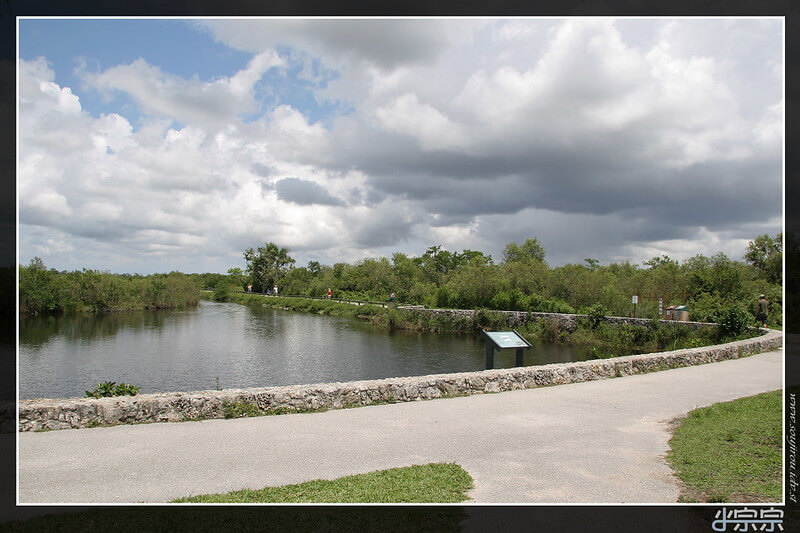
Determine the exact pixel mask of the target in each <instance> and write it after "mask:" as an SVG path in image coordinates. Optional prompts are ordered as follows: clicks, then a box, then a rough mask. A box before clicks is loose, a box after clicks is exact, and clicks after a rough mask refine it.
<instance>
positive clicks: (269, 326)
mask: <svg viewBox="0 0 800 533" xmlns="http://www.w3.org/2000/svg"><path fill="white" fill-rule="evenodd" d="M485 353H486V352H485V341H484V340H483V338H481V337H480V336H471V335H452V334H436V335H434V334H425V333H416V332H407V331H385V330H381V329H377V328H373V327H371V326H370V325H369V324H367V323H365V322H362V321H359V320H355V319H349V318H342V317H331V316H321V315H314V314H307V313H298V312H292V311H283V310H277V309H269V308H264V307H258V306H245V305H239V304H233V303H216V302H208V301H202V302H201V303H200V305H199V306H198V307H194V308H189V309H177V310H166V311H137V312H115V313H105V314H98V315H78V316H75V315H71V316H60V317H34V318H24V317H20V341H19V367H18V368H19V397H20V398H68V397H80V396H84V395H85V393H84V391H85V390H86V389H90V390H91V389H94V387H95V386H96V384H97V383H99V382H101V381H116V382H117V383H119V382H125V383H129V384H133V385H137V386H139V387H140V389H139V391H140V393H152V392H173V391H196V390H208V389H216V388H223V389H224V388H245V387H270V386H279V385H296V384H308V383H328V382H335V381H355V380H364V379H380V378H389V377H400V376H414V375H424V374H440V373H447V372H471V371H477V370H483V369H484V366H485ZM587 358H588V356H587V355H586V354H581V353H580V352H578V351H577V350H576V349H575V348H574V347H571V346H564V345H557V344H543V343H540V344H536V345H534V347H533V348H531V349H528V350H526V351H525V364H526V365H541V364H546V363H554V362H567V361H577V360H583V359H587ZM514 359H515V354H514V350H501V351H499V352H495V368H510V367H513V366H514Z"/></svg>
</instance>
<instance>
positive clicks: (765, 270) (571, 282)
mask: <svg viewBox="0 0 800 533" xmlns="http://www.w3.org/2000/svg"><path fill="white" fill-rule="evenodd" d="M290 252H291V250H289V249H288V248H285V247H281V246H279V245H277V244H275V243H273V242H267V243H265V244H264V246H259V247H257V248H255V249H254V248H248V249H247V250H246V251H245V252H244V253H243V257H244V259H245V268H244V269H242V268H232V269H230V270H228V275H227V276H224V275H222V274H217V275H216V276H217V277H216V278H215V279H213V280H212V279H211V278H210V277H208V278H206V281H207V282H209V283H212V282H213V285H211V286H213V287H221V286H225V284H226V281H227V286H225V287H224V289H223V290H228V289H230V288H234V289H237V290H244V289H245V288H246V287H248V286H250V287H251V290H252V291H254V292H266V291H268V290H270V289H271V288H272V287H273V286H276V285H277V286H279V287H280V293H281V294H292V295H301V296H316V297H321V296H324V295H325V294H327V291H328V289H331V291H332V292H333V296H334V297H339V298H348V299H360V300H373V301H386V300H387V299H388V295H389V294H390V293H395V294H396V299H397V301H399V302H402V303H407V304H415V305H425V306H428V307H440V308H442V307H443V308H460V309H481V308H485V309H496V310H511V311H531V312H556V313H576V312H577V313H582V314H586V313H588V312H593V313H597V312H601V313H603V314H606V315H615V316H632V315H633V314H634V312H635V313H636V316H640V317H647V318H656V317H657V316H658V314H659V300H660V302H661V306H662V308H666V307H667V306H671V305H686V306H687V307H688V308H689V313H690V320H695V321H717V320H718V319H719V317H720V316H723V315H724V314H726V313H730V311H731V309H735V310H738V311H740V312H741V313H745V314H748V315H755V302H756V300H757V298H758V296H759V295H760V294H765V295H766V297H767V299H768V300H769V301H770V304H771V305H770V312H769V320H768V324H769V325H770V326H773V327H780V326H781V325H782V304H783V301H782V282H783V270H782V265H783V260H782V256H783V235H782V234H780V233H779V234H777V235H775V236H769V235H766V234H765V235H760V236H758V237H756V238H755V239H753V240H752V241H750V243H749V244H748V247H747V251H746V253H745V255H744V258H743V260H742V261H739V260H733V259H731V258H729V257H728V256H727V255H726V254H724V253H723V252H718V253H716V254H713V255H711V256H710V257H709V256H705V255H702V254H699V255H696V256H694V257H691V258H689V259H686V260H684V261H677V260H674V259H672V258H670V257H669V256H666V255H662V256H660V257H653V258H652V259H650V260H648V261H645V262H644V263H642V264H641V265H637V264H632V263H631V262H629V261H624V262H621V263H611V264H609V265H600V263H599V261H598V260H596V259H593V258H586V259H584V261H583V262H582V263H578V264H566V265H564V266H560V267H550V266H548V264H547V262H546V260H545V256H546V253H545V250H544V248H543V247H542V246H541V244H540V243H539V241H538V239H536V238H529V239H526V240H525V241H524V242H522V243H509V244H507V245H506V247H505V249H504V251H503V254H502V258H501V259H500V260H499V261H497V262H495V261H494V260H493V259H492V257H491V256H490V255H487V254H485V253H483V252H480V251H475V250H462V251H461V252H454V251H448V250H445V249H443V248H442V247H441V246H439V245H437V246H430V247H428V248H427V249H426V250H425V252H424V253H423V254H422V255H420V256H408V255H406V254H403V253H400V252H396V253H394V254H392V256H391V258H387V257H380V258H368V259H363V260H361V261H357V262H355V263H352V264H350V263H344V262H342V263H335V264H333V265H322V264H320V263H319V262H317V261H310V262H309V263H308V264H307V265H306V266H304V267H296V266H295V264H296V261H295V260H294V259H293V258H292V257H291V255H290ZM207 276H210V275H207ZM633 296H638V303H637V304H636V306H634V304H633V302H632V297H633Z"/></svg>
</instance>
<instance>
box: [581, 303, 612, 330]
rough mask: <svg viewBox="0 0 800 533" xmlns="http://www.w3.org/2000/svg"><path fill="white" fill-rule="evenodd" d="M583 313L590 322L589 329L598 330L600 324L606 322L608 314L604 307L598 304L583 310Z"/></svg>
mask: <svg viewBox="0 0 800 533" xmlns="http://www.w3.org/2000/svg"><path fill="white" fill-rule="evenodd" d="M583 313H584V314H585V315H586V319H587V321H588V322H589V328H590V329H597V327H598V326H599V325H600V324H602V323H603V322H605V321H606V313H608V310H607V309H606V308H605V307H604V306H602V305H600V304H596V305H593V306H591V307H587V308H585V309H583Z"/></svg>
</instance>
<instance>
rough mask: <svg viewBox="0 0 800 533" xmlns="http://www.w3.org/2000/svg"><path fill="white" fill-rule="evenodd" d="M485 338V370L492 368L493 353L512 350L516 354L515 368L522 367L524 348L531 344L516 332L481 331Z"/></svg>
mask: <svg viewBox="0 0 800 533" xmlns="http://www.w3.org/2000/svg"><path fill="white" fill-rule="evenodd" d="M481 333H483V336H484V337H486V370H489V369H490V368H494V351H495V350H503V349H506V348H514V349H516V352H517V354H516V355H517V357H516V366H523V365H524V364H525V361H524V352H523V350H524V349H525V348H530V347H531V343H529V342H528V341H526V340H525V339H524V338H523V337H522V335H520V334H519V333H517V331H516V330H511V331H486V330H481Z"/></svg>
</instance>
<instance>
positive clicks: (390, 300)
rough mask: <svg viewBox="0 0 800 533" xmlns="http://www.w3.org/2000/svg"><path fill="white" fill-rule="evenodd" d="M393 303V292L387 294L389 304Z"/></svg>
mask: <svg viewBox="0 0 800 533" xmlns="http://www.w3.org/2000/svg"><path fill="white" fill-rule="evenodd" d="M393 303H394V293H391V294H390V295H389V305H392V304H393Z"/></svg>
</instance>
